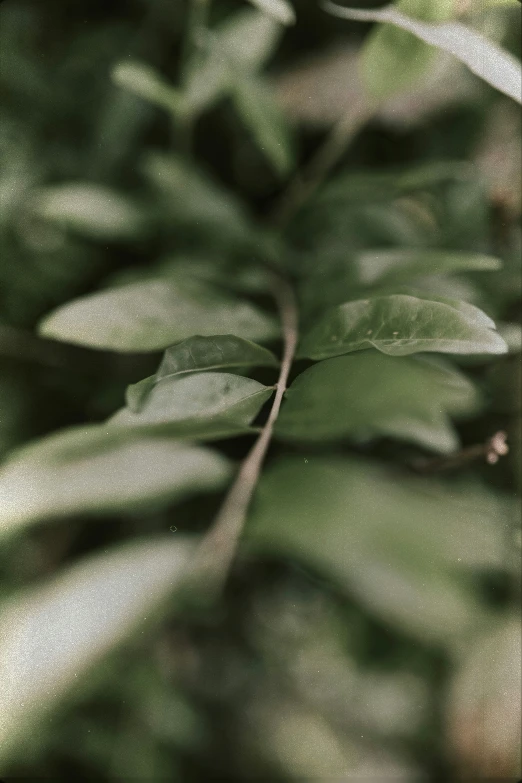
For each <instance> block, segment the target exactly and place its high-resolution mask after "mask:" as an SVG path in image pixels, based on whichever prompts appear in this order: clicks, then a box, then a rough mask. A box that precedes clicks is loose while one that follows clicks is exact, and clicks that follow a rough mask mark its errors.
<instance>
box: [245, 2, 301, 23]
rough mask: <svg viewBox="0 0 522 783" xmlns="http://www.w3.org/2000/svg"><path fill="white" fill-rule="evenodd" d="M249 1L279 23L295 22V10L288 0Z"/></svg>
mask: <svg viewBox="0 0 522 783" xmlns="http://www.w3.org/2000/svg"><path fill="white" fill-rule="evenodd" d="M250 2H251V3H252V5H255V6H257V8H259V10H260V11H263V12H264V13H265V14H268V15H269V16H273V18H274V19H277V21H278V22H281V24H294V23H295V11H294V9H293V8H292V6H291V5H290V3H289V2H288V0H250Z"/></svg>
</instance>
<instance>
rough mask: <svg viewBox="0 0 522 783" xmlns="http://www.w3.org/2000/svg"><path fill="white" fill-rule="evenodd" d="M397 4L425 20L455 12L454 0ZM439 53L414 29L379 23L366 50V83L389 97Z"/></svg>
mask: <svg viewBox="0 0 522 783" xmlns="http://www.w3.org/2000/svg"><path fill="white" fill-rule="evenodd" d="M393 8H394V10H395V9H396V11H397V12H400V11H403V12H404V13H406V14H409V15H411V16H412V17H415V18H416V19H421V20H423V21H425V22H444V21H446V20H448V19H451V17H452V16H453V15H454V0H438V2H436V3H433V2H431V0H398V2H397V3H395V4H394V6H393ZM435 54H436V52H435V51H434V50H433V49H432V48H430V47H429V46H427V45H426V44H425V43H424V41H422V40H419V39H418V38H416V37H415V36H414V35H412V34H411V33H410V32H406V31H405V30H400V29H397V28H395V27H392V26H391V25H379V26H378V27H377V28H376V29H375V30H373V31H372V33H371V34H370V35H369V38H368V41H367V42H366V44H365V47H364V49H363V52H362V62H361V65H362V72H363V80H364V84H365V86H366V87H367V89H368V90H369V92H370V94H371V95H373V96H375V97H376V98H379V99H382V98H388V97H389V96H392V95H394V94H395V93H398V92H402V91H404V90H405V89H407V88H410V87H411V86H412V84H415V82H417V81H418V80H419V79H420V78H421V77H422V76H424V74H425V72H426V71H427V70H428V68H429V66H430V65H431V64H432V62H433V57H434V55H435Z"/></svg>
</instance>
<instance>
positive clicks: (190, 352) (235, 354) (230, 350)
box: [156, 334, 278, 380]
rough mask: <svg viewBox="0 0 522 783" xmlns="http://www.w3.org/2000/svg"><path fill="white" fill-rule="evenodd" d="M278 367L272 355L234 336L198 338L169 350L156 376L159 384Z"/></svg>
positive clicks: (192, 338) (222, 335) (264, 349)
mask: <svg viewBox="0 0 522 783" xmlns="http://www.w3.org/2000/svg"><path fill="white" fill-rule="evenodd" d="M277 364H278V361H277V359H276V357H275V356H274V354H273V353H272V352H271V351H267V349H266V348H262V347H261V346H260V345H256V344H255V343H252V342H250V341H249V340H243V339H242V338H241V337H235V336H234V335H233V334H220V335H216V336H215V337H199V336H195V337H189V338H188V339H187V340H183V342H181V343H178V344H177V345H172V346H171V347H170V348H167V350H166V351H165V355H164V357H163V360H162V362H161V364H160V366H159V368H158V371H157V373H156V380H161V379H162V378H167V377H171V376H174V375H183V374H185V373H192V372H198V371H201V370H219V369H224V368H226V367H245V366H247V365H254V366H261V367H277Z"/></svg>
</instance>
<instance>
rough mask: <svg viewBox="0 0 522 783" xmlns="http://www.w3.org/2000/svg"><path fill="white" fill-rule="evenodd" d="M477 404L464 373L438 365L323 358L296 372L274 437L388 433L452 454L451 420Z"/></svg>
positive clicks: (376, 357) (379, 357) (369, 356)
mask: <svg viewBox="0 0 522 783" xmlns="http://www.w3.org/2000/svg"><path fill="white" fill-rule="evenodd" d="M477 405H478V396H477V393H476V392H475V390H474V387H473V386H472V384H471V383H470V381H468V379H467V378H466V376H465V375H463V374H461V373H460V372H458V371H457V370H454V369H453V368H451V367H449V366H447V365H445V364H443V363H439V362H433V361H431V360H430V361H429V360H427V359H424V358H420V357H419V358H417V357H415V358H413V357H411V358H402V359H397V358H392V357H390V356H385V355H383V354H379V353H375V352H373V351H365V352H363V353H358V354H354V355H351V356H342V357H338V358H336V359H327V360H326V361H324V362H320V363H318V364H315V365H313V366H312V367H310V368H309V369H308V370H305V371H304V372H303V373H301V375H298V376H297V378H296V379H295V380H294V382H293V383H292V385H291V386H290V388H289V389H288V391H287V392H286V397H285V402H284V403H283V406H282V408H281V413H280V415H279V419H278V421H277V424H276V429H275V432H276V435H277V436H278V437H279V438H282V439H284V440H287V439H288V440H297V441H300V440H301V441H309V442H312V441H325V440H341V439H344V438H346V437H347V436H350V437H352V438H355V439H357V440H365V439H367V438H369V437H370V438H371V437H376V436H381V437H382V436H386V437H394V438H399V439H401V440H406V441H410V442H414V443H417V444H419V445H420V446H424V447H426V448H429V449H433V450H435V451H441V452H451V451H454V450H455V449H456V448H458V446H459V439H458V436H457V434H456V432H455V430H454V428H453V426H452V425H451V421H450V418H449V417H450V415H456V414H465V413H470V412H473V411H475V410H476V408H477Z"/></svg>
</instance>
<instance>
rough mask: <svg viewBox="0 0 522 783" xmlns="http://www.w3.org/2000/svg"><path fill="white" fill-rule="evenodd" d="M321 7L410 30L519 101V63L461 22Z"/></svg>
mask: <svg viewBox="0 0 522 783" xmlns="http://www.w3.org/2000/svg"><path fill="white" fill-rule="evenodd" d="M324 8H325V9H326V10H327V11H329V13H331V14H333V15H334V16H339V17H341V18H342V19H355V20H358V21H361V22H388V23H389V24H393V25H395V26H396V27H399V28H401V29H402V30H406V31H407V32H409V33H413V35H416V36H417V37H418V38H420V39H421V40H423V41H425V42H426V43H427V44H430V45H431V46H436V47H438V48H439V49H443V50H444V51H446V52H449V53H450V54H452V55H454V56H455V57H457V59H459V60H460V61H461V62H463V63H464V64H465V65H467V66H468V68H469V69H470V71H472V73H474V74H476V75H477V76H480V78H481V79H483V80H484V81H485V82H487V83H488V84H490V85H491V86H492V87H495V88H496V89H497V90H499V91H500V92H502V93H504V95H507V96H509V97H510V98H513V100H515V101H517V102H518V103H522V70H521V67H520V63H519V62H518V61H517V60H516V58H515V57H513V56H512V55H511V54H510V53H509V52H506V51H505V50H504V49H501V48H500V47H499V46H497V44H495V43H493V42H492V41H489V40H488V39H487V38H485V37H484V36H483V35H481V34H480V33H478V32H476V31H475V30H472V29H471V28H470V27H467V26H466V25H464V24H462V23H461V22H443V23H440V24H428V23H426V22H421V21H418V20H417V19H412V18H411V17H409V16H406V15H405V14H402V13H401V12H400V11H398V10H397V9H396V8H394V7H393V6H387V7H386V8H381V9H378V10H374V11H366V10H360V9H355V8H344V7H340V6H338V5H336V4H334V3H332V2H330V0H326V2H325V3H324Z"/></svg>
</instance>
